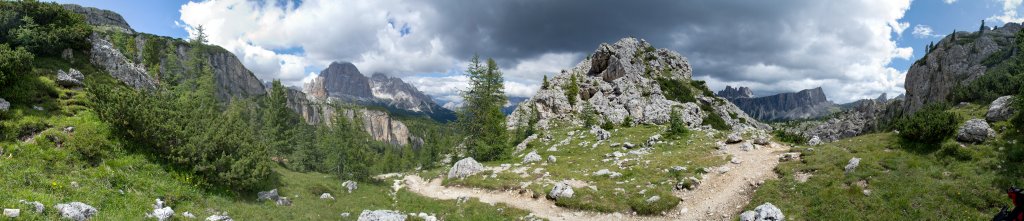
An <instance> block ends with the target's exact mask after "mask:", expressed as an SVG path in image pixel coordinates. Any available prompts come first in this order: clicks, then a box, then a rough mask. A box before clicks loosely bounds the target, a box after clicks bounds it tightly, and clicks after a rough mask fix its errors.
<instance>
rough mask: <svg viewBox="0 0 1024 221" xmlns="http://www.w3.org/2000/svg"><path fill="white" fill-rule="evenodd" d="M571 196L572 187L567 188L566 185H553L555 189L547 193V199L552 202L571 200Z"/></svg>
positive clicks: (567, 185) (562, 183)
mask: <svg viewBox="0 0 1024 221" xmlns="http://www.w3.org/2000/svg"><path fill="white" fill-rule="evenodd" d="M573 194H574V192H573V190H572V186H569V184H568V183H565V182H560V183H558V184H555V188H552V189H551V192H549V193H548V198H550V199H554V200H557V199H561V198H572V195H573Z"/></svg>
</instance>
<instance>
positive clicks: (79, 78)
mask: <svg viewBox="0 0 1024 221" xmlns="http://www.w3.org/2000/svg"><path fill="white" fill-rule="evenodd" d="M84 81H85V75H83V74H82V72H81V71H78V70H75V69H74V68H71V69H68V71H67V72H65V71H64V70H57V84H59V85H60V86H64V87H78V86H83V85H85V83H83V82H84Z"/></svg>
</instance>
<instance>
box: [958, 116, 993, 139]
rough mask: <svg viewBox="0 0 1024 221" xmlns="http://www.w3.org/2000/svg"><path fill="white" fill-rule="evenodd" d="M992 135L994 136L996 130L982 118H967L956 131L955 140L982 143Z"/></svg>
mask: <svg viewBox="0 0 1024 221" xmlns="http://www.w3.org/2000/svg"><path fill="white" fill-rule="evenodd" d="M993 137H996V131H995V130H992V128H991V127H989V126H988V122H985V120H982V119H971V120H968V121H967V122H966V123H964V125H963V126H960V129H958V130H957V132H956V140H958V141H961V142H968V143H982V142H985V141H986V140H988V139H989V138H993Z"/></svg>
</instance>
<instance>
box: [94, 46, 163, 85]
mask: <svg viewBox="0 0 1024 221" xmlns="http://www.w3.org/2000/svg"><path fill="white" fill-rule="evenodd" d="M89 42H91V43H92V53H90V54H91V55H92V57H90V61H91V62H92V64H94V65H96V66H99V67H100V68H103V70H105V71H107V73H110V76H113V77H114V78H116V79H117V80H119V81H121V82H124V83H125V84H127V85H128V86H131V87H133V88H135V89H140V90H153V89H156V83H155V82H154V81H153V79H151V78H150V77H149V74H148V73H146V69H145V68H143V67H142V66H141V65H137V64H135V63H133V62H132V61H131V60H128V58H127V57H125V56H124V55H122V54H121V52H120V51H118V50H117V49H115V48H114V45H112V44H110V41H107V39H106V38H104V37H101V36H100V35H99V34H96V33H93V34H92V36H90V37H89Z"/></svg>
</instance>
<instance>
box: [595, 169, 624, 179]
mask: <svg viewBox="0 0 1024 221" xmlns="http://www.w3.org/2000/svg"><path fill="white" fill-rule="evenodd" d="M605 175H607V176H608V177H611V178H616V177H620V176H622V174H621V173H619V172H612V171H611V170H608V169H601V170H598V171H597V172H594V176H605Z"/></svg>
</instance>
